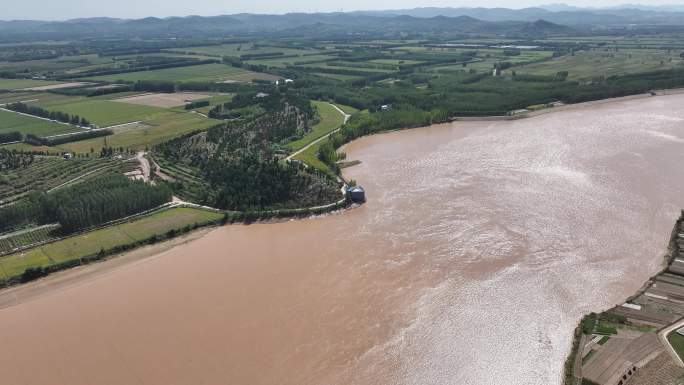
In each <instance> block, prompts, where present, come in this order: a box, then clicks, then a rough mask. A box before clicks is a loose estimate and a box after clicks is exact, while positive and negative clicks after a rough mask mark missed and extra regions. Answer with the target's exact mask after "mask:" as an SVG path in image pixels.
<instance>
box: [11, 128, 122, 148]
mask: <svg viewBox="0 0 684 385" xmlns="http://www.w3.org/2000/svg"><path fill="white" fill-rule="evenodd" d="M112 134H113V132H112V131H111V130H109V129H106V130H89V131H83V132H77V133H74V134H71V135H63V136H56V137H53V138H41V137H38V136H35V135H33V134H28V135H26V138H25V139H24V141H25V142H26V143H28V144H31V145H34V146H57V145H60V144H64V143H71V142H77V141H79V140H85V139H92V138H99V137H101V136H107V135H112Z"/></svg>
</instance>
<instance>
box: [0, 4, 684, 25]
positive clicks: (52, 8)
mask: <svg viewBox="0 0 684 385" xmlns="http://www.w3.org/2000/svg"><path fill="white" fill-rule="evenodd" d="M552 2H561V1H553V0H552V1H549V0H547V1H537V0H520V1H514V0H487V1H485V0H482V1H472V0H471V1H468V0H451V1H446V0H392V1H387V0H376V1H373V2H369V1H368V0H344V1H321V0H289V1H282V0H281V1H276V0H19V1H16V0H0V9H1V10H2V11H1V12H0V19H2V20H10V19H41V20H64V19H71V18H79V17H93V16H109V17H122V18H140V17H146V16H158V17H164V16H186V15H220V14H231V13H240V12H252V13H286V12H330V11H352V10H359V9H364V10H367V9H402V8H414V7H427V6H434V7H461V6H467V7H477V6H485V7H490V8H491V7H507V8H522V7H527V6H534V5H539V4H546V3H552ZM626 2H628V0H576V1H565V3H567V4H572V5H578V6H611V5H619V4H623V3H626ZM643 3H647V4H648V5H658V4H678V3H680V4H681V3H684V1H682V0H679V1H672V0H648V1H643Z"/></svg>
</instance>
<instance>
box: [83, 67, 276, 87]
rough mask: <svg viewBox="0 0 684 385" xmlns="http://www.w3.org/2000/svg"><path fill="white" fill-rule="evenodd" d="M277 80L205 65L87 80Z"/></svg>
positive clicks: (111, 81) (266, 76) (235, 69)
mask: <svg viewBox="0 0 684 385" xmlns="http://www.w3.org/2000/svg"><path fill="white" fill-rule="evenodd" d="M276 79H278V77H277V76H274V75H269V74H263V73H257V72H251V71H247V70H244V69H241V68H236V67H231V66H229V65H225V64H203V65H196V66H187V67H178V68H166V69H161V70H153V71H139V72H128V73H123V74H115V75H105V76H97V77H93V78H88V79H87V80H93V81H102V82H110V83H115V82H135V81H138V80H156V81H164V80H167V81H176V82H231V81H232V82H250V81H252V80H276Z"/></svg>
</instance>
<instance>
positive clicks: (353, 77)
mask: <svg viewBox="0 0 684 385" xmlns="http://www.w3.org/2000/svg"><path fill="white" fill-rule="evenodd" d="M311 75H316V76H321V77H324V78H329V79H334V80H342V81H346V80H358V79H362V78H363V76H359V75H343V74H326V73H323V72H312V73H311Z"/></svg>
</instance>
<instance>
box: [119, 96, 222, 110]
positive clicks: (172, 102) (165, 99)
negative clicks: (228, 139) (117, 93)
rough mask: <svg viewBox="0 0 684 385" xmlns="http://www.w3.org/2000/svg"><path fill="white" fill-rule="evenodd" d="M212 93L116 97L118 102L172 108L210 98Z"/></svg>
mask: <svg viewBox="0 0 684 385" xmlns="http://www.w3.org/2000/svg"><path fill="white" fill-rule="evenodd" d="M211 96H212V95H210V94H198V93H191V92H176V93H173V94H162V93H160V94H144V95H137V96H129V97H126V98H119V99H114V101H116V102H120V103H129V104H136V105H143V106H150V107H159V108H172V107H179V106H183V105H185V104H186V103H187V102H192V101H196V100H202V99H207V98H210V97H211Z"/></svg>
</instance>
